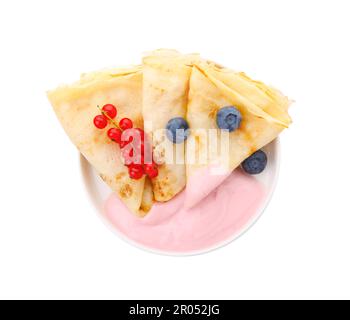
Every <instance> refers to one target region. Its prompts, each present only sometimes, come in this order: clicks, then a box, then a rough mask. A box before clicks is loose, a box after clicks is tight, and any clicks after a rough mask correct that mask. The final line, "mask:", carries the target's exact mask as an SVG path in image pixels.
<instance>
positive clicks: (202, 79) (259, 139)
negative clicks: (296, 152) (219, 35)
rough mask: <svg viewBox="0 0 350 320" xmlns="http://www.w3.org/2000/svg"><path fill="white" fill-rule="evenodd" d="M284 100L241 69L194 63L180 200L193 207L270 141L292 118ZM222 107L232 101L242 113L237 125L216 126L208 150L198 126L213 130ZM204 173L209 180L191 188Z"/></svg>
mask: <svg viewBox="0 0 350 320" xmlns="http://www.w3.org/2000/svg"><path fill="white" fill-rule="evenodd" d="M289 103H290V102H289V100H288V99H287V98H286V97H284V96H283V95H282V94H281V93H279V92H278V91H277V90H274V89H272V88H270V87H267V86H266V85H264V84H262V83H260V82H256V81H253V80H251V79H249V78H248V77H247V76H245V75H244V74H242V73H235V72H233V71H231V70H228V69H222V68H220V67H218V66H217V65H214V64H212V63H208V62H199V63H197V64H196V66H195V67H194V68H193V70H192V74H191V79H190V91H189V103H188V107H187V121H188V123H189V125H190V128H191V136H190V138H189V141H188V144H187V150H186V153H187V156H189V155H190V154H195V161H194V162H193V161H192V163H190V161H188V163H187V165H186V175H187V188H186V200H185V205H186V206H187V207H192V206H194V205H195V204H197V203H198V202H200V201H201V200H202V199H203V198H204V197H205V196H206V195H208V194H209V193H210V192H211V191H213V189H215V188H216V187H217V186H218V185H219V184H220V183H221V182H222V181H223V180H224V179H225V178H226V177H227V176H228V175H229V174H230V173H231V172H232V170H234V169H235V168H237V167H238V166H239V165H240V164H241V163H242V161H244V160H245V159H246V158H248V157H249V156H250V155H251V154H252V153H254V152H255V151H257V150H259V149H261V148H262V147H263V146H265V145H266V144H268V143H270V142H271V141H273V140H274V139H275V138H276V137H277V136H278V135H279V133H280V132H281V131H282V130H283V129H284V128H286V127H288V125H289V124H290V122H291V120H290V117H289V115H288V113H287V109H288V106H289ZM225 106H235V107H236V108H237V109H238V110H239V111H240V112H241V114H242V122H241V125H240V127H239V128H238V129H237V130H235V131H233V132H230V133H229V132H223V131H222V130H218V131H216V133H214V134H216V139H217V146H216V147H215V148H213V147H212V148H211V149H210V148H209V150H208V141H209V140H208V137H207V135H206V134H205V132H203V131H202V130H198V129H205V130H207V131H208V129H218V126H217V124H216V114H217V111H218V110H219V109H220V108H222V107H225ZM225 135H228V136H225ZM224 138H227V140H228V146H227V147H226V146H223V144H222V142H223V139H224ZM220 146H223V147H222V148H221V149H223V150H222V151H223V152H225V151H226V150H227V149H228V150H229V152H228V159H226V158H225V157H224V156H223V154H222V153H221V150H220ZM213 149H214V150H213ZM203 159H204V161H203ZM226 160H227V161H226ZM208 168H215V170H216V171H215V170H214V171H210V172H209V171H208ZM218 168H220V169H221V171H218ZM222 169H224V170H222ZM208 174H209V175H212V177H211V178H210V179H211V181H214V182H211V183H210V184H209V183H208V184H206V183H205V182H204V183H202V184H201V187H200V188H198V187H197V188H196V187H195V186H198V181H197V180H198V179H201V180H203V179H204V181H205V179H206V178H205V177H208ZM215 175H217V176H216V177H215Z"/></svg>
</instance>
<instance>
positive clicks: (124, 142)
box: [119, 137, 132, 149]
mask: <svg viewBox="0 0 350 320" xmlns="http://www.w3.org/2000/svg"><path fill="white" fill-rule="evenodd" d="M131 141H132V137H129V139H128V140H121V141H120V143H119V144H120V148H122V149H123V148H124V147H125V146H126V145H128V144H129V143H130V142H131Z"/></svg>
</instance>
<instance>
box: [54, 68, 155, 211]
mask: <svg viewBox="0 0 350 320" xmlns="http://www.w3.org/2000/svg"><path fill="white" fill-rule="evenodd" d="M48 98H49V100H50V102H51V104H52V106H53V108H54V110H55V113H56V115H57V117H58V119H59V121H60V123H61V125H62V126H63V128H64V130H65V131H66V133H67V135H68V136H69V138H70V139H71V141H72V142H73V143H74V144H75V146H76V147H77V148H78V150H79V151H80V152H81V153H82V154H83V156H84V157H85V158H86V159H87V160H88V161H89V162H90V164H91V165H92V166H93V167H94V168H95V169H96V171H97V172H98V173H99V175H100V176H101V178H102V179H103V180H104V181H105V182H106V183H107V184H108V185H109V186H110V187H111V189H112V190H113V191H114V192H115V193H116V194H117V195H118V196H119V197H120V199H121V200H122V201H123V202H124V204H125V205H126V206H127V207H128V208H129V209H130V211H132V212H134V213H135V214H137V215H139V216H144V215H145V214H147V212H148V211H149V210H150V208H151V206H152V203H153V193H152V185H151V183H150V182H149V181H147V180H146V181H145V178H142V179H140V180H133V179H131V178H130V177H129V174H128V168H127V167H126V166H125V165H124V164H123V163H122V160H121V156H120V148H119V145H118V144H117V143H114V142H112V141H111V140H110V139H109V138H108V137H107V134H106V132H107V130H108V128H109V127H107V128H106V130H98V129H97V128H95V126H94V125H93V119H94V117H95V116H96V115H98V114H99V113H100V111H99V110H98V109H97V106H98V105H99V106H101V107H102V106H103V105H104V104H108V103H111V104H113V105H115V106H116V107H117V109H118V118H119V117H120V118H122V117H128V118H130V119H131V120H132V121H133V123H134V126H135V127H138V128H143V119H142V70H141V67H130V68H123V69H116V70H105V71H101V72H94V73H90V74H85V75H82V77H81V79H80V81H78V82H77V83H74V84H73V85H70V86H62V87H59V88H58V89H56V90H54V91H51V92H49V93H48ZM109 126H110V125H109Z"/></svg>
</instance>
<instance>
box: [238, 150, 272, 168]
mask: <svg viewBox="0 0 350 320" xmlns="http://www.w3.org/2000/svg"><path fill="white" fill-rule="evenodd" d="M266 165H267V156H266V154H265V152H264V151H262V150H258V151H256V152H255V153H253V154H252V155H251V156H250V157H249V158H247V159H245V160H244V161H243V162H242V168H243V170H244V171H245V172H247V173H249V174H258V173H261V172H263V171H264V169H265V168H266Z"/></svg>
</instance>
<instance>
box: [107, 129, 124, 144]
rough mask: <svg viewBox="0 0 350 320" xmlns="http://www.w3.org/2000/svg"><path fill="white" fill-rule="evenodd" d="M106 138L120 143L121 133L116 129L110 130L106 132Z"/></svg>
mask: <svg viewBox="0 0 350 320" xmlns="http://www.w3.org/2000/svg"><path fill="white" fill-rule="evenodd" d="M107 135H108V137H109V138H110V139H111V140H113V141H115V142H117V143H120V141H121V137H122V131H121V130H120V129H118V128H110V129H109V130H108V132H107Z"/></svg>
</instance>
